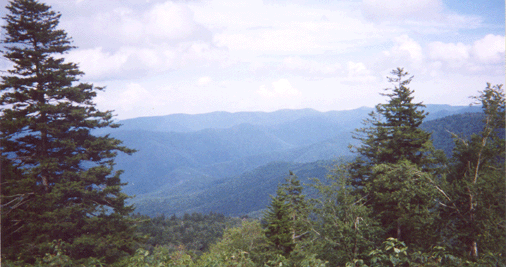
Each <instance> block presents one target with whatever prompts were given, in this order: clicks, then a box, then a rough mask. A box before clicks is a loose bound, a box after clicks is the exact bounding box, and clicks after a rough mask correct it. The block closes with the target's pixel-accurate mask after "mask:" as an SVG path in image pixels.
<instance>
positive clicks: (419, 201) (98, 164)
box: [0, 0, 506, 267]
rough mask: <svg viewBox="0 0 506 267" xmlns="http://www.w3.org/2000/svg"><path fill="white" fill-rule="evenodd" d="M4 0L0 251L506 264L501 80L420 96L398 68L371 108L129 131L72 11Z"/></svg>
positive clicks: (137, 122)
mask: <svg viewBox="0 0 506 267" xmlns="http://www.w3.org/2000/svg"><path fill="white" fill-rule="evenodd" d="M6 8H7V10H8V12H9V13H8V14H7V15H6V16H5V17H4V20H5V24H4V26H2V28H3V30H4V33H5V34H2V43H3V48H2V49H3V50H2V54H3V56H4V58H5V59H6V60H8V61H9V62H10V63H9V64H11V65H12V66H11V67H12V68H11V69H10V70H8V71H6V72H5V73H2V74H3V76H1V79H2V80H1V83H0V91H1V95H0V104H1V110H0V114H1V117H0V125H1V127H0V131H1V137H0V138H1V139H0V142H1V144H2V147H1V150H2V153H1V158H0V164H1V202H0V203H1V215H2V216H1V225H0V226H1V237H2V240H1V241H2V242H1V246H2V247H1V264H3V266H27V267H30V266H33V267H34V266H113V267H114V266H128V267H140V266H143V267H144V266H187V267H193V266H209V267H210V266H294V267H295V266H347V267H349V266H506V198H505V196H506V177H505V173H506V170H505V167H506V165H505V155H506V152H505V149H506V147H505V146H506V144H505V131H504V130H505V107H506V100H505V94H504V89H503V87H502V85H501V84H498V85H492V84H490V83H487V84H486V86H485V87H484V89H483V90H480V91H478V92H477V93H476V95H474V96H471V98H472V100H473V101H474V104H476V106H475V107H452V106H448V105H427V106H425V105H424V104H423V103H421V102H416V101H415V95H414V90H412V89H411V88H410V87H409V86H410V83H411V81H412V79H413V78H414V76H411V75H410V74H409V73H408V72H407V71H406V70H404V69H403V68H396V69H394V70H392V71H391V73H390V76H389V77H387V79H388V82H390V84H391V88H388V89H386V90H385V91H383V93H382V95H383V96H384V97H385V99H386V101H385V103H379V104H377V105H376V106H375V107H374V108H360V109H355V110H347V111H329V112H318V111H315V110H312V109H304V110H281V111H277V112H272V113H264V112H241V113H227V112H215V113H209V114H201V115H185V114H176V115H169V116H163V117H151V118H137V119H131V120H126V121H123V122H121V123H123V124H124V128H121V127H120V124H118V123H116V121H115V120H114V119H113V114H112V111H100V110H98V109H97V106H96V104H95V103H94V99H95V98H96V96H97V92H98V91H101V90H103V88H102V87H95V86H94V85H93V84H89V83H82V82H80V81H79V78H80V76H82V75H83V73H82V72H81V71H80V70H79V68H78V65H77V64H75V63H72V62H67V61H66V60H65V58H64V57H65V55H66V54H67V53H68V52H69V51H71V50H72V49H74V48H75V47H74V46H72V40H71V38H70V37H69V36H67V33H66V32H65V31H64V30H61V29H59V28H58V25H59V19H60V16H61V14H59V13H58V12H55V11H53V10H52V9H51V7H50V6H48V5H46V4H43V3H41V2H39V1H36V0H12V1H10V2H9V4H8V5H7V7H6ZM127 183H128V185H127ZM126 193H127V194H126ZM148 215H149V216H148Z"/></svg>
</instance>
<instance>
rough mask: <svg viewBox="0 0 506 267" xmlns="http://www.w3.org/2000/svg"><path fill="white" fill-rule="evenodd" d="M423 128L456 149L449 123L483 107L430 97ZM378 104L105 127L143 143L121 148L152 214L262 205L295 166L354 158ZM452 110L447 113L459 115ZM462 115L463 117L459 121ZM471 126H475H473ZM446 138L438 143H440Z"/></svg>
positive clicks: (130, 188)
mask: <svg viewBox="0 0 506 267" xmlns="http://www.w3.org/2000/svg"><path fill="white" fill-rule="evenodd" d="M425 110H426V111H427V112H429V115H428V117H427V118H426V119H425V122H424V124H423V125H422V128H424V129H427V130H428V131H431V132H434V133H435V134H434V136H433V138H434V144H435V145H436V147H437V148H444V149H445V152H446V153H451V148H450V149H449V148H448V147H451V146H452V144H453V142H452V140H451V136H450V134H449V133H448V132H447V131H446V129H448V130H451V131H452V132H455V133H463V134H468V133H466V132H465V131H464V129H459V127H460V126H462V125H463V124H464V122H466V123H467V124H470V125H476V126H479V124H480V116H479V115H472V113H477V112H481V107H469V106H449V105H427V107H426V109H425ZM371 111H373V108H366V107H362V108H359V109H354V110H343V111H329V112H319V111H316V110H313V109H302V110H279V111H275V112H238V113H228V112H213V113H207V114H198V115H188V114H173V115H167V116H159V117H143V118H135V119H129V120H124V121H120V123H121V124H122V126H121V127H120V128H118V129H112V130H108V131H107V132H104V131H101V132H99V134H104V133H110V134H111V135H112V136H113V137H115V138H118V139H120V140H123V142H124V144H125V145H126V146H128V147H130V148H135V149H137V150H138V152H137V153H135V154H133V155H132V156H127V155H122V154H120V155H118V157H117V158H116V163H117V165H116V168H117V169H122V170H125V173H124V174H123V175H122V176H121V178H122V181H124V182H128V185H127V186H125V187H124V189H123V190H124V192H125V193H127V194H129V195H136V197H135V198H134V199H132V200H131V202H132V203H133V204H134V205H135V206H136V212H140V213H142V214H147V215H156V214H157V213H165V214H169V215H171V214H178V215H180V214H183V213H191V212H205V213H206V212H211V211H213V212H220V213H223V214H225V215H233V216H238V215H244V214H248V213H255V212H258V211H259V210H261V209H263V208H265V206H266V205H268V203H269V201H270V198H269V194H274V192H275V190H276V186H277V185H278V183H280V182H282V181H283V179H284V177H286V176H287V175H288V172H289V171H290V170H291V171H293V172H294V173H295V174H297V175H298V177H299V178H300V179H301V181H302V182H306V183H308V182H309V178H311V177H316V178H324V177H325V175H326V174H327V173H328V170H329V166H331V165H332V164H333V162H334V160H336V159H338V158H341V159H344V160H350V159H352V158H353V157H354V155H353V154H352V153H351V152H350V150H349V148H348V146H349V145H350V144H357V142H356V140H354V139H353V138H352V132H353V130H354V129H356V128H360V127H362V121H363V120H364V119H365V118H367V117H368V114H369V113H370V112H371ZM452 115H453V117H448V116H452ZM458 119H460V123H455V122H456V121H458ZM468 128H469V127H468ZM438 146H439V147H438Z"/></svg>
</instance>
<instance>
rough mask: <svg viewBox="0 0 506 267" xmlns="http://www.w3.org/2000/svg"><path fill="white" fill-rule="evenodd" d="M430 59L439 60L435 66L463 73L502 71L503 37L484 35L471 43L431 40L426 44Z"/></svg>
mask: <svg viewBox="0 0 506 267" xmlns="http://www.w3.org/2000/svg"><path fill="white" fill-rule="evenodd" d="M428 50H429V56H430V59H431V60H433V61H435V62H439V63H438V64H436V65H435V66H436V67H438V66H439V68H449V69H448V70H450V69H452V70H453V71H455V70H461V71H463V72H464V73H489V72H493V73H497V74H499V73H500V72H502V67H500V66H501V65H503V64H504V56H505V38H504V36H500V35H492V34H489V35H486V36H485V37H483V38H482V39H479V40H476V41H474V42H473V44H472V45H471V44H468V45H466V44H463V43H443V42H432V43H430V44H428Z"/></svg>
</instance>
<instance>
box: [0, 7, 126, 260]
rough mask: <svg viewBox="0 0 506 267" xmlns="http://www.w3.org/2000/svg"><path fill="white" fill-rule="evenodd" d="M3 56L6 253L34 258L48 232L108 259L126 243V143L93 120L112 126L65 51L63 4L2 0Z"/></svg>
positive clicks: (75, 249) (76, 250)
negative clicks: (5, 0) (121, 163)
mask: <svg viewBox="0 0 506 267" xmlns="http://www.w3.org/2000/svg"><path fill="white" fill-rule="evenodd" d="M6 8H7V10H8V11H9V13H8V14H7V15H6V16H5V17H4V19H5V22H6V24H5V25H4V26H3V28H4V30H5V35H4V39H3V40H2V41H3V44H4V50H3V51H2V53H3V56H4V57H5V58H6V59H7V60H9V61H11V62H12V64H13V68H12V69H11V70H8V71H7V72H6V75H4V76H2V77H1V78H2V80H1V83H0V91H1V96H0V103H1V111H0V112H1V113H0V114H1V118H0V123H1V134H2V135H1V143H2V155H1V157H2V159H3V161H2V194H1V200H2V257H4V258H9V259H12V260H18V259H19V260H22V261H26V262H33V261H34V260H35V258H37V257H42V256H43V255H44V254H45V253H47V252H49V251H50V247H51V243H52V242H53V240H56V242H59V243H61V244H62V246H61V247H62V249H63V250H64V251H65V253H67V254H68V255H69V256H70V257H71V258H73V259H82V258H87V257H95V258H99V259H101V260H104V261H105V262H107V263H110V262H113V261H115V260H116V259H118V258H119V257H120V256H122V255H124V254H125V253H131V252H132V251H131V249H132V243H133V242H134V241H135V240H134V239H133V235H132V229H131V226H130V224H129V223H128V221H127V219H126V217H125V216H126V215H128V214H129V213H130V212H131V211H132V209H133V208H132V207H131V206H125V199H126V198H127V196H126V195H125V194H123V193H121V186H122V185H123V184H122V183H121V181H120V178H119V176H120V174H121V172H120V171H114V170H113V166H114V157H115V156H116V154H117V153H118V152H125V153H132V152H134V151H133V150H130V149H128V148H126V147H124V146H121V142H120V141H119V140H116V139H114V138H111V137H109V136H94V135H92V133H91V131H92V130H93V129H97V128H104V127H118V125H117V124H114V123H113V121H112V113H111V111H106V112H101V111H99V110H97V109H96V107H95V104H94V103H93V101H92V100H93V98H94V97H95V96H96V94H97V90H102V88H97V87H94V86H93V85H92V84H88V83H80V82H79V76H81V75H83V73H82V72H81V71H80V70H79V68H78V66H77V65H76V64H75V63H70V62H65V60H64V58H63V54H65V53H67V52H68V51H69V50H71V49H73V48H74V46H72V44H71V43H72V42H71V38H70V37H68V36H67V34H66V33H65V31H64V30H61V29H58V23H59V19H60V16H61V15H60V14H59V13H56V12H54V11H52V10H51V8H50V7H49V6H47V5H45V4H43V3H39V2H38V1H36V0H14V1H11V2H10V3H9V4H8V6H7V7H6ZM4 167H5V168H4Z"/></svg>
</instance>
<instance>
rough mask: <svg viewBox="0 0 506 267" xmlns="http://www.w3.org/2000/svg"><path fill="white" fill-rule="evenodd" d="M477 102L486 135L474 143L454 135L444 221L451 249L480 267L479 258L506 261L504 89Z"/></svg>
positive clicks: (489, 90)
mask: <svg viewBox="0 0 506 267" xmlns="http://www.w3.org/2000/svg"><path fill="white" fill-rule="evenodd" d="M473 98H474V99H475V100H477V101H478V103H479V104H481V105H482V107H483V111H484V114H485V116H484V123H483V129H482V131H481V132H480V133H479V134H474V135H472V136H471V137H470V139H464V138H462V137H459V136H457V135H455V150H454V154H453V159H452V161H451V168H450V173H449V174H448V176H447V179H445V180H444V181H443V183H442V190H441V192H442V196H441V199H442V205H441V216H442V220H443V223H444V226H445V231H444V233H445V242H446V244H447V245H448V246H449V247H451V248H452V249H453V251H455V253H456V254H457V255H460V256H462V257H466V255H470V256H471V258H470V259H472V260H473V261H476V260H478V259H480V254H487V253H492V254H494V255H500V254H502V255H506V245H504V244H506V231H505V229H506V199H505V197H504V196H505V195H506V188H505V182H506V179H505V176H504V173H505V142H504V127H505V126H504V123H505V118H504V116H505V115H504V114H505V98H504V91H503V89H502V86H501V85H496V86H491V85H490V84H487V87H486V89H485V90H484V91H482V92H480V95H479V96H477V97H473ZM503 257H504V256H503ZM502 262H503V263H505V262H506V260H505V259H504V258H503V259H502Z"/></svg>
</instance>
